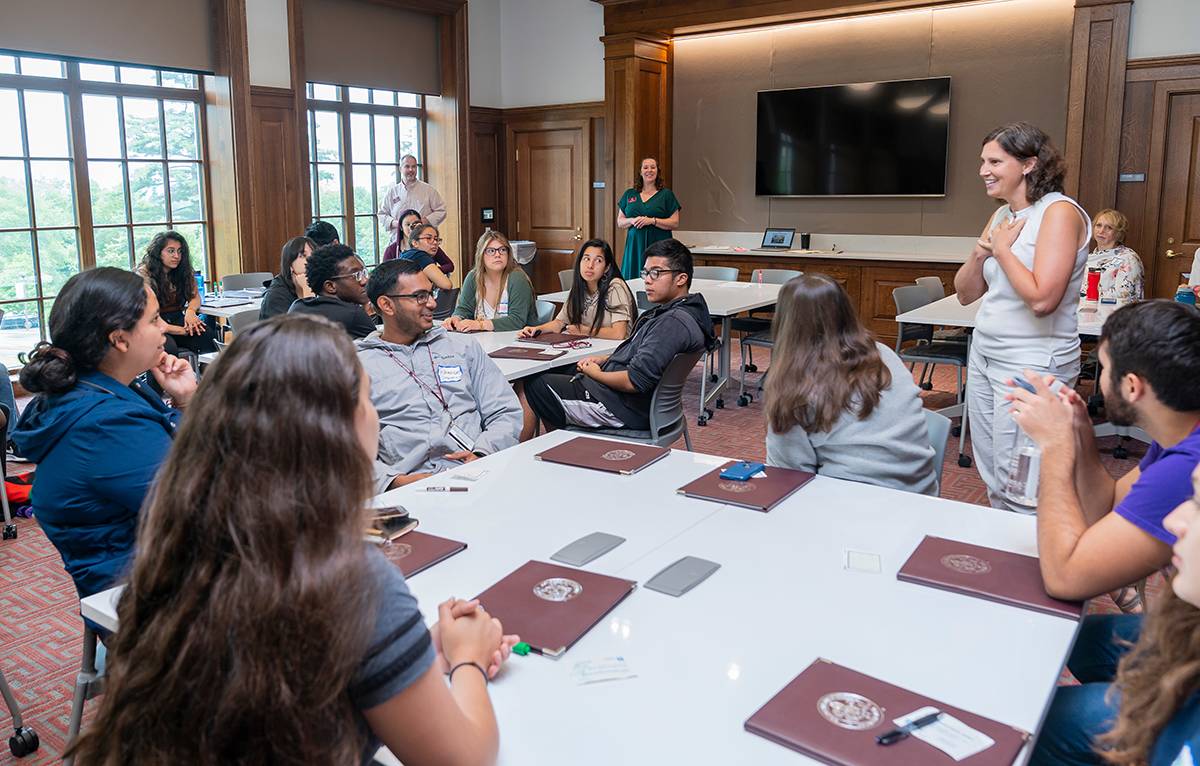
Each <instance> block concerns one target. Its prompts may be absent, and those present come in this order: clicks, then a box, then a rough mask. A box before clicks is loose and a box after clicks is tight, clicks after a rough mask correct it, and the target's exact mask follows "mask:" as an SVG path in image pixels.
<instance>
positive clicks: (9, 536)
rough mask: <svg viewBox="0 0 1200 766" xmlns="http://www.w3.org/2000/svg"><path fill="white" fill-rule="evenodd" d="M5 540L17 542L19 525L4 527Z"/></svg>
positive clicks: (6, 525)
mask: <svg viewBox="0 0 1200 766" xmlns="http://www.w3.org/2000/svg"><path fill="white" fill-rule="evenodd" d="M4 539H5V540H16V539H17V525H16V524H5V525H4Z"/></svg>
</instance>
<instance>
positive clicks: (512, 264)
mask: <svg viewBox="0 0 1200 766" xmlns="http://www.w3.org/2000/svg"><path fill="white" fill-rule="evenodd" d="M492 242H500V243H502V244H503V245H504V246H505V247H507V248H508V263H507V264H505V266H504V272H503V273H502V274H501V275H500V276H501V282H500V285H501V287H500V291H501V294H503V292H504V285H507V284H508V280H509V278H510V277H511V276H512V274H513V272H517V273H519V274H520V275H521V278H522V279H525V280H526V281H528V280H529V277H526V276H525V272H524V270H522V269H518V268H517V254H516V253H514V252H513V246H512V243H511V242H509V241H508V237H506V236H504V235H503V234H501V233H500V232H498V231H492V230H491V229H488V230H487V231H485V232H484V233H483V236H481V237H480V238H479V241H478V242H476V243H475V267H474V268H473V269H472V271H473V272H474V273H475V316H476V318H478V317H481V316H483V313H482V312H483V297H484V286H483V273H484V272H485V271H487V267H486V266H484V264H483V251H484V250H486V249H487V246H488V245H489V244H491V243H492Z"/></svg>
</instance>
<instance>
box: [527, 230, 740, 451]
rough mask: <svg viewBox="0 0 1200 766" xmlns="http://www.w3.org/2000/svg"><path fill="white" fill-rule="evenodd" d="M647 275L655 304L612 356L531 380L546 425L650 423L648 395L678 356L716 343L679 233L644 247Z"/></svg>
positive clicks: (533, 400)
mask: <svg viewBox="0 0 1200 766" xmlns="http://www.w3.org/2000/svg"><path fill="white" fill-rule="evenodd" d="M645 259H646V260H645V266H644V267H643V268H642V278H643V280H644V281H645V283H646V297H647V298H648V299H649V300H650V302H651V303H654V304H657V305H656V306H655V307H654V308H652V309H650V310H649V311H647V312H646V313H645V314H642V316H641V317H640V318H639V319H638V321H637V323H636V324H635V325H634V327H633V334H632V335H631V336H630V337H629V338H628V339H627V340H626V341H625V342H624V343H622V344H621V345H619V346H617V348H616V349H615V350H614V351H613V352H612V354H610V355H609V356H607V357H604V356H589V357H587V358H585V359H583V360H581V361H579V362H578V363H577V364H576V369H577V370H578V371H579V372H578V374H576V375H574V376H571V375H563V374H560V373H553V372H548V373H543V374H541V375H538V376H537V377H534V378H532V379H530V380H528V381H527V382H526V383H525V398H526V400H527V401H528V403H529V406H530V408H531V409H532V410H533V414H534V415H535V416H536V417H538V418H540V419H541V421H542V422H543V423H545V424H546V426H547V427H548V428H552V429H553V428H565V427H566V426H568V425H571V426H582V427H585V428H632V429H637V430H645V429H647V428H649V427H650V399H651V397H652V396H653V394H654V389H655V387H657V386H658V382H659V380H661V379H662V375H663V372H664V371H665V370H666V369H667V365H669V364H670V363H671V360H672V359H674V358H675V355H676V354H681V353H687V352H691V351H699V350H701V349H708V350H712V349H714V348H716V347H717V339H716V337H715V336H714V335H713V330H712V325H713V323H712V316H711V315H709V313H708V304H707V303H706V302H705V300H704V296H703V295H700V294H699V293H697V294H695V295H692V294H689V293H688V288H689V287H690V286H691V284H692V254H691V251H689V250H688V249H687V247H685V246H684V245H683V244H682V243H680V242H679V241H678V240H674V239H666V240H663V241H661V242H655V243H654V244H653V245H651V246H650V247H648V248H647V249H646V253H645Z"/></svg>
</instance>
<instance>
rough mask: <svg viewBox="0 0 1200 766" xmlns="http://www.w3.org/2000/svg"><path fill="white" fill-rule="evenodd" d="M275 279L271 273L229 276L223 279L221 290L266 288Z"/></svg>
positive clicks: (261, 272)
mask: <svg viewBox="0 0 1200 766" xmlns="http://www.w3.org/2000/svg"><path fill="white" fill-rule="evenodd" d="M274 278H275V275H274V274H272V273H271V272H269V271H254V272H251V273H249V274H229V275H226V276H224V277H221V289H223V290H245V289H246V288H248V287H259V288H262V287H266V286H267V284H268V283H269V282H270V281H271V280H272V279H274Z"/></svg>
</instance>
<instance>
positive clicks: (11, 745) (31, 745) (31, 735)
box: [8, 726, 42, 758]
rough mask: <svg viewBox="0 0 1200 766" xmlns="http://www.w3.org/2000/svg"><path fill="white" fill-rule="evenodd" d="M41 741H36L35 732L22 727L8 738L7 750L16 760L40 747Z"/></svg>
mask: <svg viewBox="0 0 1200 766" xmlns="http://www.w3.org/2000/svg"><path fill="white" fill-rule="evenodd" d="M41 744H42V743H41V741H39V740H38V735H37V732H35V731H34V730H33V729H31V728H29V727H28V726H22V727H21V728H19V729H17V731H16V733H14V734H13V735H12V736H11V737H9V738H8V749H9V750H11V751H12V754H13V755H15V756H16V757H17V758H23V757H25V756H27V755H29V754H30V753H32V752H33V751H34V750H37V749H38V748H39V747H41Z"/></svg>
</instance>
